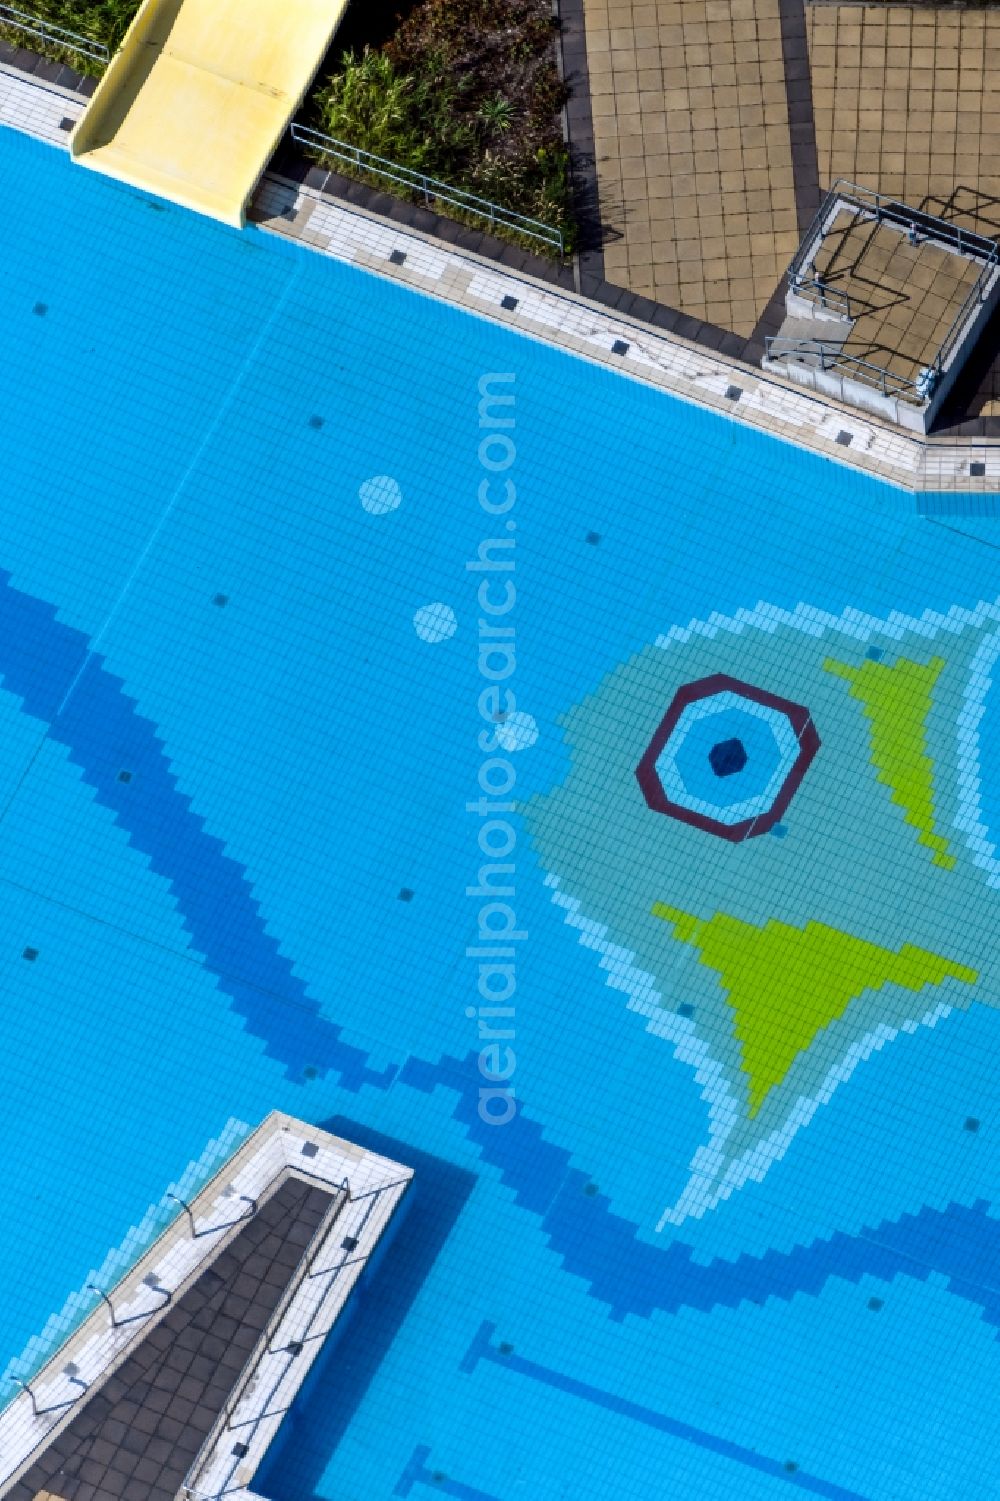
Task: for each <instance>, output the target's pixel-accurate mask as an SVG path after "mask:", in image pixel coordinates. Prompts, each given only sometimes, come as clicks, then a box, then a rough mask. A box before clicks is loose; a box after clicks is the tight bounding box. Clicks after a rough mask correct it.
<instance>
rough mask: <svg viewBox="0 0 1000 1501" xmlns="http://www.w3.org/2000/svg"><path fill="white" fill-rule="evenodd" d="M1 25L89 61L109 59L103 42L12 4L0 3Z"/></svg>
mask: <svg viewBox="0 0 1000 1501" xmlns="http://www.w3.org/2000/svg"><path fill="white" fill-rule="evenodd" d="M2 26H9V27H11V29H12V30H14V31H20V32H23V33H24V34H25V36H31V37H37V38H38V40H39V41H42V42H49V43H51V44H52V45H54V46H56V47H64V48H65V49H66V51H67V52H76V53H77V54H78V55H79V56H80V57H86V58H89V59H90V61H91V62H95V63H105V64H107V63H108V62H110V60H111V51H110V48H108V47H106V46H105V45H104V43H103V42H96V41H94V39H93V38H92V37H86V36H81V35H80V33H79V32H76V31H69V30H67V28H66V27H65V26H56V25H55V23H54V22H52V21H46V20H45V19H44V18H43V17H42V16H34V15H32V14H31V13H30V11H26V10H21V9H19V8H18V7H17V6H14V5H3V4H0V27H2Z"/></svg>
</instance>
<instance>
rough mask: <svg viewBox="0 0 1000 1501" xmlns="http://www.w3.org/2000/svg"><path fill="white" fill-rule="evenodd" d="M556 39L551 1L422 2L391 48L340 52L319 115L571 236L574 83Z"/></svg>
mask: <svg viewBox="0 0 1000 1501" xmlns="http://www.w3.org/2000/svg"><path fill="white" fill-rule="evenodd" d="M554 42H555V30H554V24H553V21H552V16H551V12H550V9H549V5H548V0H422V3H421V4H418V5H417V7H416V9H415V10H413V11H412V12H411V14H410V16H409V17H408V19H407V20H405V21H404V22H403V23H402V25H401V26H400V28H399V30H398V31H397V32H396V34H395V35H394V36H393V37H392V39H391V40H390V41H389V42H388V43H386V45H385V46H384V47H383V48H382V49H380V50H379V51H377V52H375V51H372V50H370V49H366V50H365V51H364V52H363V53H361V54H360V55H358V54H357V53H348V54H347V55H345V56H344V57H343V58H342V60H341V64H340V67H339V69H338V71H337V72H336V73H335V74H334V75H333V77H332V78H330V79H329V80H328V81H327V83H326V84H325V85H324V86H323V87H322V88H321V89H320V90H319V91H318V93H317V94H316V96H315V100H316V106H317V116H318V118H317V124H318V125H319V128H320V129H321V130H323V131H325V132H326V133H327V134H328V135H332V136H337V137H338V138H339V139H340V140H344V141H348V142H349V143H350V144H351V145H353V146H358V147H360V148H361V149H362V150H364V151H370V152H374V153H375V154H376V155H378V156H384V157H388V158H389V159H390V160H392V161H395V162H398V163H400V164H401V165H402V166H405V167H409V168H410V169H411V170H413V171H416V172H425V173H427V175H428V176H431V177H438V178H441V179H442V180H443V181H445V182H449V183H452V184H454V185H455V186H456V187H461V188H464V189H465V190H466V191H468V192H471V193H476V194H478V195H479V196H480V197H483V198H488V199H490V200H491V201H493V202H495V203H497V204H499V205H501V206H502V207H504V208H507V209H510V210H512V211H514V212H516V213H520V214H527V215H529V216H530V217H531V218H535V219H541V220H543V221H544V222H545V223H547V224H551V225H553V226H554V227H557V228H559V229H561V230H562V231H563V235H564V237H565V239H566V241H567V244H570V243H571V242H572V237H573V215H572V194H571V188H570V174H569V156H568V153H567V150H566V146H565V142H564V140H563V134H562V119H561V111H562V107H563V104H564V103H565V100H566V90H565V87H564V85H563V84H562V82H561V80H560V78H559V74H558V71H557V69H556V65H555V55H554ZM331 165H333V166H336V167H338V168H340V169H341V170H349V169H346V168H345V166H344V163H342V162H340V161H335V160H334V161H331ZM361 175H362V176H363V175H364V174H363V173H362V174H361ZM383 185H385V184H383Z"/></svg>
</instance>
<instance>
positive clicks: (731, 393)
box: [726, 386, 743, 401]
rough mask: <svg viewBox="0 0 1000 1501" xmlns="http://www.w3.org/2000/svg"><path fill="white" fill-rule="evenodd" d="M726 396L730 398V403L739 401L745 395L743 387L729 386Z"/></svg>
mask: <svg viewBox="0 0 1000 1501" xmlns="http://www.w3.org/2000/svg"><path fill="white" fill-rule="evenodd" d="M726 395H727V396H728V397H729V400H730V401H739V399H740V397H741V396H742V395H743V387H742V386H727V387H726Z"/></svg>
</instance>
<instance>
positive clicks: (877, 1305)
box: [868, 1298, 885, 1313]
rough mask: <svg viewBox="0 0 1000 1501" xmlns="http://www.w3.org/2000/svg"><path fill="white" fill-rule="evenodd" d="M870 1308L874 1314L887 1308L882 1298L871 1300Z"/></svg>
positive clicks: (869, 1302) (869, 1300) (869, 1301)
mask: <svg viewBox="0 0 1000 1501" xmlns="http://www.w3.org/2000/svg"><path fill="white" fill-rule="evenodd" d="M868 1307H869V1308H870V1309H871V1311H872V1313H878V1312H879V1310H880V1309H882V1308H884V1307H885V1304H884V1303H883V1301H882V1299H881V1298H869V1299H868Z"/></svg>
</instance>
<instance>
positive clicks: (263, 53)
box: [70, 0, 347, 227]
mask: <svg viewBox="0 0 1000 1501" xmlns="http://www.w3.org/2000/svg"><path fill="white" fill-rule="evenodd" d="M346 5H347V0H144V4H143V6H142V8H141V9H140V11H139V13H138V15H137V16H136V18H135V20H134V21H133V22H132V25H131V26H130V27H129V29H128V32H127V33H126V36H125V39H124V41H123V42H122V45H121V48H120V50H119V51H118V52H117V53H116V54H115V56H114V58H113V59H112V62H111V65H110V67H109V68H108V70H107V72H106V73H105V75H104V77H103V78H102V79H101V82H100V84H99V85H98V87H97V90H96V92H95V94H94V97H93V99H92V100H91V102H90V105H89V106H88V108H87V110H86V112H85V113H84V115H83V117H82V119H81V120H80V122H79V124H78V125H77V127H76V129H75V130H74V131H73V134H72V136H71V138H70V151H71V153H72V155H73V156H74V157H75V159H76V160H77V161H78V162H80V163H81V164H82V165H83V166H85V167H93V168H94V169H95V170H96V171H98V172H104V173H106V174H107V175H108V176H109V177H115V178H118V179H119V181H121V182H127V183H129V184H131V185H132V186H133V187H137V188H142V189H145V190H146V191H147V192H149V193H153V194H155V195H156V196H157V197H160V198H167V199H170V200H171V201H172V202H174V203H180V204H183V205H184V206H185V208H190V209H194V210H195V211H196V212H198V213H202V214H209V215H211V217H212V218H214V219H222V220H223V221H224V222H225V223H226V224H234V225H236V226H238V227H239V226H242V225H243V223H244V217H245V212H246V206H247V201H248V200H249V198H250V195H251V194H252V192H253V190H254V188H255V187H256V186H257V183H258V182H259V180H260V177H261V174H262V173H263V171H264V169H265V167H266V166H267V163H268V161H269V160H270V157H271V155H272V153H273V152H274V149H275V147H276V146H277V144H278V142H279V141H280V139H281V137H282V135H283V134H284V132H285V130H286V129H287V126H288V123H289V121H290V120H291V118H292V115H293V114H294V113H295V111H296V110H297V109H298V107H299V104H300V103H301V101H302V96H303V95H304V94H305V92H306V90H307V88H308V87H309V85H310V83H311V82H312V78H313V75H314V74H315V72H316V69H317V68H318V67H319V64H320V62H321V61H322V59H323V56H324V54H325V53H326V51H327V49H328V48H329V46H330V42H331V40H332V38H333V34H334V32H335V30H336V29H337V25H338V23H339V21H340V18H341V16H342V15H343V13H344V10H345V9H346Z"/></svg>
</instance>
